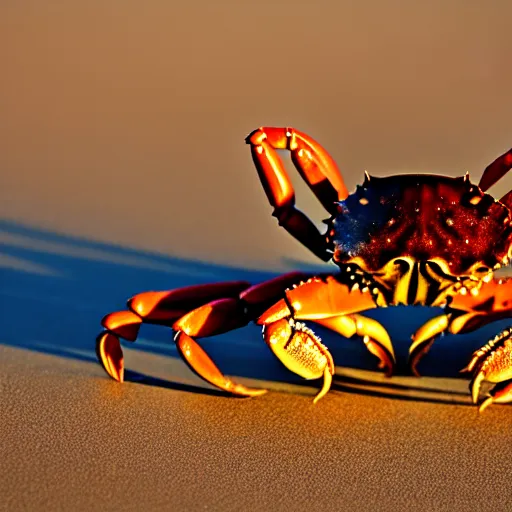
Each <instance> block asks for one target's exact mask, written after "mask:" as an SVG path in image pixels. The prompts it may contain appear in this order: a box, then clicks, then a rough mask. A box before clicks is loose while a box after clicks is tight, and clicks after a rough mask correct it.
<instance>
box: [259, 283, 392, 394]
mask: <svg viewBox="0 0 512 512" xmlns="http://www.w3.org/2000/svg"><path fill="white" fill-rule="evenodd" d="M375 307H377V304H376V301H375V297H374V296H373V295H372V292H370V291H369V290H368V288H366V289H365V291H363V290H361V289H360V288H355V287H353V288H352V289H351V288H350V287H349V286H347V285H345V284H342V283H340V282H339V281H338V280H336V279H335V278H334V277H330V276H329V277H327V278H325V279H319V278H312V279H309V280H308V281H307V282H305V283H301V284H299V285H298V286H296V287H294V288H293V289H291V290H286V292H285V297H284V298H283V299H281V300H280V301H279V302H277V303H276V304H275V305H274V306H272V307H271V308H269V309H268V310H267V311H265V313H264V314H263V315H262V316H261V317H260V318H259V319H258V320H257V323H258V324H259V325H263V327H264V339H265V341H266V342H267V344H268V345H269V347H270V348H271V350H272V351H273V352H274V354H275V355H276V356H277V357H278V359H279V360H280V361H281V362H282V363H283V364H284V365H285V366H286V367H287V368H288V369H289V370H291V371H292V372H294V373H296V374H297V375H300V376H301V377H303V378H305V379H316V378H320V377H322V376H323V377H324V385H323V387H322V390H321V391H320V393H319V394H318V395H317V397H316V399H315V401H317V400H319V399H320V398H321V397H322V396H324V395H325V393H327V391H328V390H329V387H330V384H331V378H332V375H333V374H334V363H333V361H332V357H331V355H330V353H329V351H328V349H327V348H326V347H325V346H324V345H322V343H321V341H320V339H319V338H318V337H317V336H316V335H315V334H314V332H313V331H312V330H311V329H308V328H307V327H306V326H305V325H304V324H302V323H301V322H297V321H296V320H310V321H313V322H316V323H319V324H322V325H325V326H326V327H328V328H330V329H332V330H335V331H337V332H339V333H340V334H343V335H346V336H348V337H350V336H353V335H354V334H359V335H362V336H363V340H364V342H365V344H366V346H367V347H368V350H370V352H372V353H373V354H374V355H376V356H377V357H379V358H380V360H381V366H385V367H386V368H387V369H388V373H390V372H392V370H393V366H394V360H395V359H394V353H393V347H392V345H391V340H390V339H389V336H388V335H387V333H386V331H385V330H384V328H383V327H382V326H381V325H380V324H379V323H378V322H374V321H372V320H370V319H367V318H364V317H363V316H361V315H358V314H356V313H357V312H358V311H363V310H368V309H372V308H375Z"/></svg>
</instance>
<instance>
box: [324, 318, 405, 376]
mask: <svg viewBox="0 0 512 512" xmlns="http://www.w3.org/2000/svg"><path fill="white" fill-rule="evenodd" d="M315 323H317V324H320V325H323V326H324V327H327V328H328V329H331V330H332V331H334V332H337V333H339V334H341V335H342V336H344V337H345V338H352V337H353V336H358V337H360V338H362V340H363V343H364V344H365V346H366V348H367V350H368V352H370V353H371V354H373V355H374V356H375V357H377V358H378V359H379V368H383V369H384V370H385V372H386V376H387V377H391V375H393V370H394V368H395V364H396V361H395V354H394V351H393V345H392V343H391V339H390V337H389V334H388V332H387V331H386V329H385V328H384V326H382V325H381V324H380V323H379V322H377V320H373V319H372V318H368V317H365V316H363V315H358V314H353V315H341V316H335V317H332V318H324V319H319V320H315Z"/></svg>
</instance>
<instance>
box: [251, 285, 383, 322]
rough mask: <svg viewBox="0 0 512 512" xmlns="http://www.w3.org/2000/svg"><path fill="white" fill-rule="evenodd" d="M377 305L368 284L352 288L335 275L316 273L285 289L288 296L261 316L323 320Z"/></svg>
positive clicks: (262, 320) (266, 319) (273, 319)
mask: <svg viewBox="0 0 512 512" xmlns="http://www.w3.org/2000/svg"><path fill="white" fill-rule="evenodd" d="M375 307H377V303H376V302H375V299H374V297H373V295H372V293H371V291H370V290H369V289H368V288H367V289H366V290H365V291H363V290H361V289H360V288H357V289H352V290H351V289H350V288H349V287H348V286H347V285H345V284H342V283H340V282H339V281H338V280H337V279H335V278H334V277H332V276H328V277H326V278H324V279H320V278H318V277H313V278H311V279H309V280H308V281H307V282H305V283H300V284H299V285H297V286H295V287H294V288H293V289H291V290H287V291H286V292H285V298H284V299H281V300H280V301H279V302H277V303H276V304H274V305H273V306H272V307H271V308H269V309H268V310H267V311H266V312H265V313H264V314H263V315H262V316H261V317H260V318H259V319H258V320H257V323H258V324H259V325H268V324H269V323H271V322H275V321H277V320H280V319H282V318H286V317H290V316H293V318H296V319H298V320H314V321H316V320H319V319H323V318H330V317H333V316H339V315H348V314H351V313H358V312H360V311H364V310H367V309H373V308H375Z"/></svg>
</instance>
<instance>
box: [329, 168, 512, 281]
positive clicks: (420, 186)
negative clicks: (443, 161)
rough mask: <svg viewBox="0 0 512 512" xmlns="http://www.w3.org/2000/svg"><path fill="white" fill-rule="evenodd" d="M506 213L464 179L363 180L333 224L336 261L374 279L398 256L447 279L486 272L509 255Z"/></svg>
mask: <svg viewBox="0 0 512 512" xmlns="http://www.w3.org/2000/svg"><path fill="white" fill-rule="evenodd" d="M510 217H511V212H510V210H509V208H507V206H505V205H504V204H502V203H501V202H499V201H497V200H495V199H494V198H493V197H492V196H491V195H489V194H485V193H483V192H482V191H481V189H480V188H479V187H478V186H477V185H475V184H473V183H471V182H470V180H469V177H468V175H466V176H462V177H458V178H452V177H447V176H436V175H429V174H410V175H397V176H390V177H385V178H376V177H370V176H369V175H366V180H365V182H364V183H363V185H362V186H361V185H358V186H357V189H356V191H355V193H353V194H351V195H349V196H348V197H347V198H346V199H345V200H344V201H341V202H339V213H338V214H337V215H335V216H334V217H333V218H332V219H331V221H330V222H331V227H330V231H329V238H330V242H331V243H332V244H333V246H334V261H335V262H336V263H338V264H343V263H356V264H357V265H359V267H361V268H362V269H363V270H364V271H366V272H369V273H371V274H377V273H379V272H381V271H382V269H383V268H384V267H385V266H386V265H387V264H389V263H390V262H392V261H395V260H397V259H400V258H405V259H409V260H413V261H415V262H421V261H423V262H425V261H430V262H433V263H434V264H437V265H439V266H440V268H441V269H442V271H443V272H444V273H446V274H448V275H451V276H463V275H470V276H472V275H475V274H480V273H481V275H485V274H487V273H488V272H489V271H490V270H491V269H497V268H499V267H500V266H501V265H503V264H507V263H508V261H509V259H510V257H511V256H512V254H511V252H512V227H511V222H510V220H511V219H510Z"/></svg>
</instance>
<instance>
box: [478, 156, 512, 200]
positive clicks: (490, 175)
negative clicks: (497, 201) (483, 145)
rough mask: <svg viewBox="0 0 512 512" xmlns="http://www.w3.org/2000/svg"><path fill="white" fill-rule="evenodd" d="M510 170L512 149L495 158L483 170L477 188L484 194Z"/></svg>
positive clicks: (511, 166) (511, 167)
mask: <svg viewBox="0 0 512 512" xmlns="http://www.w3.org/2000/svg"><path fill="white" fill-rule="evenodd" d="M510 169H512V149H509V150H508V151H507V152H506V153H504V154H503V155H501V156H499V157H498V158H496V160H494V162H492V164H490V165H488V166H487V167H486V168H485V170H484V172H483V174H482V177H481V178H480V183H479V184H478V186H479V187H480V188H481V189H482V190H483V191H484V192H485V191H486V190H488V189H489V188H491V187H492V186H493V185H494V184H495V183H496V182H497V181H498V180H500V179H501V178H502V177H503V176H505V174H507V172H508V171H510ZM504 197H506V196H504ZM502 199H503V198H502Z"/></svg>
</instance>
